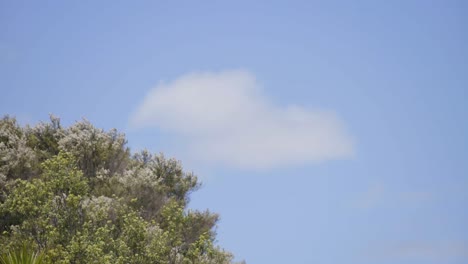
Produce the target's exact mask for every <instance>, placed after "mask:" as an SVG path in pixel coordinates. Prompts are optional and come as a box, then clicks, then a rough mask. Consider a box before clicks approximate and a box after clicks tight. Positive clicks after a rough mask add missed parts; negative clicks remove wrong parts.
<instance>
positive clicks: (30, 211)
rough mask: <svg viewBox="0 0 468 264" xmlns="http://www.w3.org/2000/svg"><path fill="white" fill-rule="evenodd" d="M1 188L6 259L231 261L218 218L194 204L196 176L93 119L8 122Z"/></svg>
mask: <svg viewBox="0 0 468 264" xmlns="http://www.w3.org/2000/svg"><path fill="white" fill-rule="evenodd" d="M0 184H1V185H0V186H1V187H0V193H1V194H0V245H2V247H1V248H0V254H3V256H4V257H3V259H8V261H10V262H5V260H4V262H5V263H40V262H11V261H12V259H19V258H23V257H24V256H30V257H31V258H29V259H37V261H44V263H171V264H183V263H200V264H208V263H213V264H215V263H216V264H222V263H231V261H232V255H231V254H230V253H228V252H225V251H224V250H222V249H220V248H219V247H218V246H216V243H215V237H216V233H215V231H214V229H215V227H216V223H217V222H218V219H219V217H218V215H217V214H213V213H211V212H209V211H204V212H202V211H192V210H187V209H186V207H187V204H188V202H189V195H190V193H191V192H192V191H195V190H196V189H198V188H199V187H200V183H199V181H198V179H197V177H196V176H195V175H194V174H192V173H187V172H184V171H183V169H182V166H181V165H180V162H179V161H177V160H175V159H167V158H165V157H164V155H163V154H157V155H153V154H151V153H149V152H148V151H146V150H145V151H142V152H139V153H135V154H133V155H131V153H130V150H129V148H128V147H127V146H126V139H125V136H124V135H123V134H120V133H118V132H117V131H116V130H111V131H109V132H106V131H103V130H101V129H97V128H95V127H94V126H93V125H92V124H91V123H90V122H88V121H86V120H83V121H81V122H77V123H76V124H74V125H72V126H71V127H69V128H63V127H62V126H61V125H60V120H59V119H58V118H56V117H53V116H51V121H50V123H39V124H38V125H36V126H34V127H29V126H26V127H21V126H19V125H18V124H17V122H16V121H15V119H14V118H10V117H4V118H3V119H1V120H0ZM25 244H28V245H30V247H28V249H24V247H23V249H22V251H18V250H16V249H18V248H21V247H22V245H25ZM35 252H41V253H40V254H39V253H35ZM15 256H23V257H19V258H18V257H15Z"/></svg>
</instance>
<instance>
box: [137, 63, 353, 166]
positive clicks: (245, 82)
mask: <svg viewBox="0 0 468 264" xmlns="http://www.w3.org/2000/svg"><path fill="white" fill-rule="evenodd" d="M131 125H132V126H133V127H139V128H141V127H155V128H159V129H162V130H165V131H169V132H172V133H174V134H176V135H178V136H180V137H183V138H184V139H186V140H188V142H189V143H188V146H187V149H186V151H187V153H189V154H190V155H191V156H192V157H196V158H197V159H200V160H203V161H210V162H218V163H223V164H227V165H230V166H235V167H240V168H271V167H278V166H289V165H295V164H304V163H308V162H319V161H325V160H331V159H344V158H349V157H351V156H352V155H353V142H352V140H351V138H350V136H349V135H348V133H347V132H346V130H345V128H344V126H343V122H342V121H341V120H340V119H339V118H338V117H337V116H336V115H335V114H334V113H333V112H331V111H311V110H309V109H306V108H304V107H301V106H296V105H289V106H286V107H281V106H277V105H275V104H273V103H272V102H271V101H270V100H269V99H268V97H267V96H266V95H265V94H264V92H263V91H262V89H261V87H260V86H259V84H258V82H257V81H256V79H255V77H254V75H253V74H251V73H249V72H248V71H243V70H234V71H224V72H218V73H213V72H205V73H192V74H187V75H184V76H181V77H180V78H178V79H176V80H174V81H172V82H169V83H160V84H159V85H157V86H156V87H155V88H154V89H152V90H151V91H150V92H149V93H148V94H147V96H146V97H145V98H144V100H143V102H142V103H141V105H140V106H139V107H138V109H137V110H136V112H135V114H134V115H133V117H132V119H131Z"/></svg>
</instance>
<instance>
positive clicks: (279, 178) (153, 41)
mask: <svg viewBox="0 0 468 264" xmlns="http://www.w3.org/2000/svg"><path fill="white" fill-rule="evenodd" d="M467 12H468V4H467V3H466V1H461V0H460V1H450V0H447V1H423V0H420V1H414V0H413V1H412V0H410V1H302V2H301V1H283V2H279V1H263V2H262V1H255V2H254V1H230V2H228V1H133V2H128V1H98V2H96V1H74V2H72V1H29V2H27V1H0V89H1V96H0V113H2V114H11V115H15V116H16V117H17V118H18V119H19V120H20V121H21V122H23V123H36V122H38V121H39V120H47V119H48V114H49V113H54V114H55V115H58V116H60V117H61V119H62V121H63V123H64V124H71V123H73V122H74V121H76V120H80V119H81V118H82V117H86V118H87V119H89V120H90V121H92V122H93V123H94V124H95V125H96V126H99V127H102V128H106V129H109V128H113V127H115V128H117V129H119V130H120V131H122V132H124V133H126V135H127V137H128V139H129V146H130V147H131V148H132V149H133V150H139V149H142V148H145V147H146V148H148V149H150V150H151V151H154V152H159V151H163V152H164V153H166V154H167V155H169V156H175V157H177V158H178V159H180V160H181V161H182V162H183V164H185V168H187V169H188V170H193V171H195V173H197V174H198V175H199V176H200V178H201V179H202V180H203V182H204V187H203V188H202V189H201V190H200V191H198V192H196V193H194V194H193V196H192V201H191V207H192V208H199V209H205V208H209V209H210V210H212V211H215V212H219V213H220V214H221V222H220V224H219V228H218V239H219V244H221V245H222V246H223V247H225V248H226V249H228V250H231V251H232V252H233V253H234V254H235V255H236V256H237V258H238V259H239V260H241V259H245V260H246V261H247V263H249V264H250V263H270V264H273V263H317V264H337V263H343V264H354V263H356V264H363V263H373V264H375V263H381V264H385V263H392V264H395V263H398V264H406V263H411V264H418V263H444V264H452V263H453V264H455V263H468V228H467V227H466V223H467V222H468V210H467V204H468V192H467V190H468V136H467V135H468V121H467V120H468V118H467V116H468V104H467V98H468V94H467V93H468V48H467V47H468V19H467V16H466V14H467Z"/></svg>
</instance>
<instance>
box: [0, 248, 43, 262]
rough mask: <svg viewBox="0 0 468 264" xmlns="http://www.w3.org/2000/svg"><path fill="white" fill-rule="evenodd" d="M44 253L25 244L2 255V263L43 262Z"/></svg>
mask: <svg viewBox="0 0 468 264" xmlns="http://www.w3.org/2000/svg"><path fill="white" fill-rule="evenodd" d="M42 263H45V262H44V255H43V254H42V253H40V252H36V251H33V250H31V249H30V248H28V247H27V246H26V245H23V247H21V248H20V249H17V250H14V251H9V252H7V253H5V254H3V255H2V256H0V264H42Z"/></svg>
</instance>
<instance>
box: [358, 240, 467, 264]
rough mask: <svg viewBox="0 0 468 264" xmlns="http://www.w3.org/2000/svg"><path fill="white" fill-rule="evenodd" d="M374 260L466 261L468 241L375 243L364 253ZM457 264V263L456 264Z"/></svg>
mask: <svg viewBox="0 0 468 264" xmlns="http://www.w3.org/2000/svg"><path fill="white" fill-rule="evenodd" d="M366 255H367V256H368V257H370V258H371V259H374V260H382V261H383V260H385V261H402V260H405V261H425V262H426V263H434V262H436V263H452V261H463V260H464V261H468V241H400V242H393V243H384V244H381V243H377V244H374V245H372V246H371V247H370V248H369V250H368V252H367V253H366ZM457 263H458V262H457Z"/></svg>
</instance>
